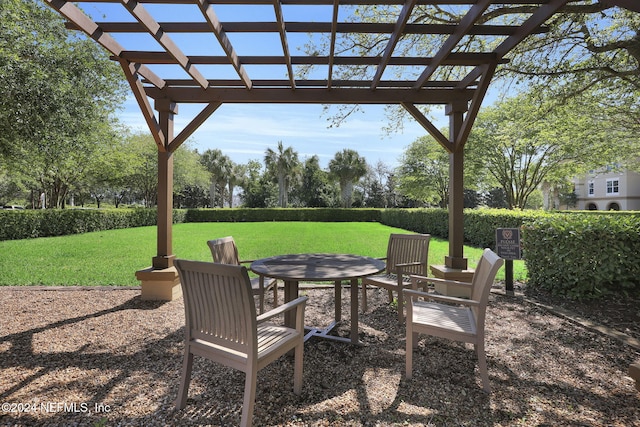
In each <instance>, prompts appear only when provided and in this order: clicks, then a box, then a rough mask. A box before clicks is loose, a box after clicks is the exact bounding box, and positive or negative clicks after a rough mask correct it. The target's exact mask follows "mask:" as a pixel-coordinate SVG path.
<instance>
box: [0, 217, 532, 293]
mask: <svg viewBox="0 0 640 427" xmlns="http://www.w3.org/2000/svg"><path fill="white" fill-rule="evenodd" d="M394 232H395V233H408V231H406V230H401V229H397V228H392V227H387V226H385V225H381V224H378V223H354V222H350V223H344V222H335V223H327V222H259V223H228V222H224V223H223V222H221V223H189V224H176V225H175V226H174V227H173V252H174V253H175V254H176V256H177V257H179V258H187V259H196V260H205V261H208V260H210V259H211V253H210V252H209V248H208V247H207V244H206V241H207V240H209V239H214V238H218V237H224V236H233V237H234V239H235V240H236V243H237V245H238V248H239V251H240V257H241V259H257V258H262V257H267V256H272V255H280V254H287V253H305V252H329V253H353V254H358V255H367V256H372V257H383V256H385V252H386V246H387V241H388V239H389V233H394ZM448 248H449V247H448V243H447V241H445V240H441V239H435V238H432V239H431V243H430V246H429V263H430V264H443V263H444V257H445V255H447V254H448V250H449V249H448ZM0 253H1V254H2V256H1V257H0V272H2V273H1V274H0V285H85V286H100V285H124V286H131V285H138V284H139V282H138V281H137V280H136V278H135V272H136V271H137V270H141V269H143V268H146V267H148V266H150V265H151V259H152V257H153V256H155V254H156V227H141V228H133V229H124V230H110V231H100V232H95V233H85V234H78V235H72V236H62V237H48V238H40V239H27V240H11V241H2V242H0ZM481 253H482V249H479V248H471V247H466V246H465V248H464V255H465V257H467V258H468V259H469V267H471V268H473V267H475V265H476V263H477V262H478V259H479V258H480V255H481ZM514 270H515V278H516V280H520V279H524V278H525V277H526V272H525V269H524V265H523V263H522V261H516V262H514ZM498 277H499V278H500V277H504V273H503V272H502V271H501V272H500V273H499V275H498Z"/></svg>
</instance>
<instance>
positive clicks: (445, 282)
mask: <svg viewBox="0 0 640 427" xmlns="http://www.w3.org/2000/svg"><path fill="white" fill-rule="evenodd" d="M423 282H429V283H441V284H443V285H456V286H462V287H463V288H470V289H471V288H472V287H473V286H472V285H471V283H469V282H460V281H458V280H447V279H439V278H437V277H425V276H416V275H415V274H414V275H411V284H412V288H413V289H417V285H418V283H423ZM414 283H415V285H414Z"/></svg>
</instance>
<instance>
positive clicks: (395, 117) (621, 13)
mask: <svg viewBox="0 0 640 427" xmlns="http://www.w3.org/2000/svg"><path fill="white" fill-rule="evenodd" d="M401 7H402V6H401V5H398V4H389V5H387V6H383V5H367V4H363V5H358V6H356V7H354V8H353V9H352V11H351V14H350V16H347V17H345V20H346V21H354V22H377V23H379V22H394V21H395V20H396V19H397V18H398V14H399V12H400V10H401ZM538 7H539V5H535V4H530V5H528V4H518V3H513V4H508V3H507V4H496V5H492V6H491V7H490V8H489V9H488V10H487V11H486V12H485V13H484V14H483V15H482V17H480V19H479V20H478V21H477V26H478V27H479V26H481V25H483V24H487V25H490V24H497V23H499V24H500V25H520V24H521V23H522V22H523V20H524V19H526V18H527V17H528V16H530V14H531V13H532V12H534V11H535V10H536V9H537V8H538ZM467 12H468V8H455V7H450V8H449V7H441V6H434V5H430V4H425V5H420V4H418V5H416V6H415V7H414V9H413V11H412V13H411V17H410V19H409V24H435V25H447V24H450V25H451V24H458V23H459V22H460V20H461V19H462V18H463V16H464V15H465V14H466V13H467ZM544 27H545V28H546V29H547V31H544V32H541V33H540V34H533V35H530V36H529V37H527V38H526V39H525V40H524V41H523V42H522V43H520V44H519V45H518V46H516V47H515V49H514V51H513V52H511V53H510V54H509V62H508V63H506V64H502V65H500V66H499V67H498V69H497V72H496V77H495V78H494V80H499V81H502V82H503V83H505V84H506V86H505V87H504V90H505V91H506V90H509V89H514V88H517V86H516V85H515V83H518V84H522V86H521V87H523V90H527V89H528V88H530V87H531V85H532V84H534V83H539V86H537V90H542V91H548V86H549V84H551V83H553V84H557V83H561V84H558V85H557V86H556V89H557V92H556V95H557V97H556V100H557V101H558V102H559V103H560V104H561V103H563V102H564V100H565V99H568V98H570V97H573V96H576V95H579V94H581V93H583V92H584V91H585V90H590V89H593V88H598V90H600V91H601V93H602V94H605V95H604V96H603V98H602V100H601V102H602V104H603V105H605V104H606V105H607V108H611V109H614V110H615V111H616V112H617V113H618V114H616V115H615V116H616V117H617V120H618V121H619V122H620V123H621V124H624V126H626V128H627V129H628V132H629V133H630V134H633V133H635V134H636V135H637V134H638V133H640V132H639V131H638V127H640V120H639V119H640V105H639V102H640V96H639V95H640V93H639V89H640V36H639V33H638V28H640V14H639V13H634V12H630V11H627V10H625V9H621V8H618V7H612V6H610V5H609V4H608V3H607V2H606V1H604V0H594V1H582V0H569V1H568V2H567V5H566V6H565V7H563V8H562V9H560V11H559V13H557V14H555V15H554V16H553V17H552V18H551V19H549V20H548V22H546V23H545V24H544ZM390 37H391V34H389V33H386V34H385V33H370V34H363V33H345V34H343V35H342V37H339V38H338V39H336V40H335V47H334V46H331V43H333V41H332V39H331V36H330V34H327V35H325V36H324V37H318V38H315V39H314V40H312V41H311V42H310V43H308V44H307V45H306V46H305V53H306V54H309V55H314V54H315V55H317V52H327V51H329V47H330V46H331V48H334V49H335V52H336V54H339V53H343V52H348V53H349V55H354V56H369V57H375V56H380V57H382V56H383V54H384V49H385V48H386V47H387V45H388V42H389V38H390ZM503 41H504V37H502V36H482V35H478V36H476V35H472V34H471V35H469V36H467V37H465V38H464V39H463V40H462V41H461V42H460V43H458V47H457V48H456V51H468V52H480V51H486V50H488V49H492V48H495V47H496V46H497V45H498V44H499V43H501V42H503ZM441 44H442V36H441V35H439V34H434V35H425V34H406V35H404V36H403V37H402V40H401V41H400V42H399V43H397V44H396V45H395V49H394V56H408V57H411V56H415V57H420V56H430V55H431V54H433V53H435V51H434V47H437V46H440V45H441ZM312 67H313V66H308V67H307V68H304V69H303V70H302V72H303V73H309V72H311V68H312ZM390 71H391V70H390ZM393 71H395V72H396V74H395V76H394V77H396V78H402V77H406V75H403V73H413V72H414V69H413V68H409V67H406V68H403V67H396V68H394V69H393ZM373 72H374V67H342V68H339V69H335V70H334V75H333V78H334V79H344V80H350V79H356V78H367V77H368V78H371V77H372V73H373ZM455 72H460V70H459V69H456V68H455V67H440V68H438V69H437V70H436V73H435V74H434V75H433V76H432V78H431V80H433V81H439V80H447V79H448V78H450V77H452V74H453V73H455ZM462 72H464V70H462ZM453 77H460V76H453ZM514 78H515V80H514ZM496 83H497V82H496ZM511 83H514V84H511ZM357 109H358V107H357V106H351V105H350V106H344V107H342V108H341V109H339V110H338V111H337V112H336V113H333V118H332V119H333V122H334V123H337V124H339V123H340V122H341V121H343V120H345V119H346V118H347V117H348V116H349V115H350V114H352V113H353V112H354V111H356V110H357ZM425 110H428V107H425ZM387 117H388V123H387V124H386V129H387V131H389V132H390V131H394V130H396V129H401V128H402V126H403V120H404V119H406V118H408V117H409V115H408V113H407V112H406V111H405V110H404V109H403V108H400V107H389V108H388V109H387ZM634 130H635V132H634Z"/></svg>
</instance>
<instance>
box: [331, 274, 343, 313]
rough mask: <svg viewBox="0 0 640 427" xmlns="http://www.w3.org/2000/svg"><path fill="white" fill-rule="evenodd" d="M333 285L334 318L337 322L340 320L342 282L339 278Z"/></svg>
mask: <svg viewBox="0 0 640 427" xmlns="http://www.w3.org/2000/svg"><path fill="white" fill-rule="evenodd" d="M334 285H335V295H334V300H335V301H334V303H333V305H334V306H335V311H336V312H335V314H336V315H335V320H336V322H339V321H340V320H342V282H341V281H340V280H336V282H335V283H334Z"/></svg>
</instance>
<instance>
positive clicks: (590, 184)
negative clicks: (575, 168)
mask: <svg viewBox="0 0 640 427" xmlns="http://www.w3.org/2000/svg"><path fill="white" fill-rule="evenodd" d="M575 193H576V195H577V206H576V208H577V209H579V210H593V211H596V210H598V211H611V210H613V211H640V174H639V173H637V172H633V171H630V170H623V169H620V170H617V169H613V168H609V169H607V170H605V171H602V172H595V171H591V172H590V173H589V174H587V175H586V176H584V177H581V178H578V179H576V181H575Z"/></svg>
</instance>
